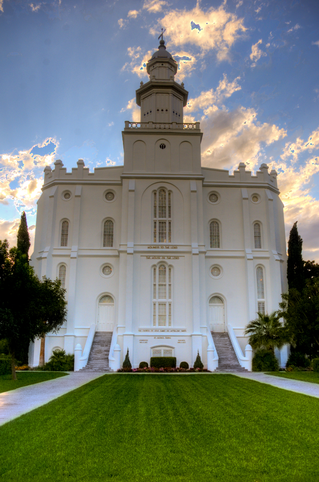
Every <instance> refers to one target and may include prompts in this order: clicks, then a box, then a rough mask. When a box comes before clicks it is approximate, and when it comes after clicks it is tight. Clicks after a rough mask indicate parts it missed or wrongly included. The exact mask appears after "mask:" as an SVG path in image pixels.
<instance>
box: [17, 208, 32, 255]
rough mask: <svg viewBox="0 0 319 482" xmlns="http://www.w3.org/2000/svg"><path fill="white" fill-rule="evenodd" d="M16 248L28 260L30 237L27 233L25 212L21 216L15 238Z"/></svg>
mask: <svg viewBox="0 0 319 482" xmlns="http://www.w3.org/2000/svg"><path fill="white" fill-rule="evenodd" d="M17 248H18V251H20V252H21V253H22V254H25V255H26V257H27V260H29V248H30V236H29V231H28V224H27V217H26V214H25V212H24V211H23V213H22V214H21V221H20V226H19V230H18V236H17Z"/></svg>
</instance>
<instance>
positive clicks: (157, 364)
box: [151, 356, 176, 368]
mask: <svg viewBox="0 0 319 482" xmlns="http://www.w3.org/2000/svg"><path fill="white" fill-rule="evenodd" d="M151 367H152V368H175V367H176V357H175V356H152V358H151Z"/></svg>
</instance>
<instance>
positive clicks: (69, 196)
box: [63, 191, 71, 201]
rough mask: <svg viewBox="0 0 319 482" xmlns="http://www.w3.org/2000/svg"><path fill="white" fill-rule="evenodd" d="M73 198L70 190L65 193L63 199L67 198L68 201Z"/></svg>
mask: <svg viewBox="0 0 319 482" xmlns="http://www.w3.org/2000/svg"><path fill="white" fill-rule="evenodd" d="M70 198H71V193H70V192H69V191H65V192H64V193H63V199H65V200H66V201H68V200H69V199H70Z"/></svg>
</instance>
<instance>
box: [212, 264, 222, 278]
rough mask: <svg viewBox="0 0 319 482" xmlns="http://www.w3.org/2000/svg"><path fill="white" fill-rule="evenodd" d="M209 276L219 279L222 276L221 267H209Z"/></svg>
mask: <svg viewBox="0 0 319 482" xmlns="http://www.w3.org/2000/svg"><path fill="white" fill-rule="evenodd" d="M210 274H211V275H212V277H213V278H219V277H220V276H221V274H222V269H221V267H220V266H218V265H217V264H215V265H214V266H212V267H211V269H210Z"/></svg>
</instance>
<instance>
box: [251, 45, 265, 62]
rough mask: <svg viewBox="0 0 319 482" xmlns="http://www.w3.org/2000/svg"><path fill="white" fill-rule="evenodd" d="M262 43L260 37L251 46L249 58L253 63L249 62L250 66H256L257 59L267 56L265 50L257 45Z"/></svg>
mask: <svg viewBox="0 0 319 482" xmlns="http://www.w3.org/2000/svg"><path fill="white" fill-rule="evenodd" d="M262 43H263V41H262V40H261V39H260V40H258V42H257V43H255V44H254V45H252V46H251V54H250V60H251V61H252V62H253V63H252V64H251V66H252V67H255V66H256V63H257V61H258V60H259V59H260V58H261V57H266V56H267V54H266V52H263V51H262V50H261V49H260V48H259V47H258V45H261V44H262Z"/></svg>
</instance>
